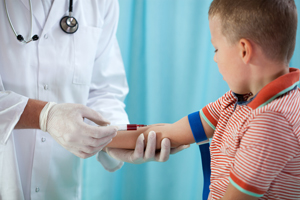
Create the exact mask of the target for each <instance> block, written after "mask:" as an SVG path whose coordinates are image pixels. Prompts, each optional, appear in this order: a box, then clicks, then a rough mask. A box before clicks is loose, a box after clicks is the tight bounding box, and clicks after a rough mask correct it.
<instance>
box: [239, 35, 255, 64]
mask: <svg viewBox="0 0 300 200" xmlns="http://www.w3.org/2000/svg"><path fill="white" fill-rule="evenodd" d="M239 49H240V57H241V59H242V60H243V62H244V63H245V64H248V63H249V62H250V60H251V58H252V55H253V46H252V44H251V42H250V41H249V40H247V39H240V41H239Z"/></svg>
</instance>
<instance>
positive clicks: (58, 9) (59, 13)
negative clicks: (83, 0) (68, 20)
mask: <svg viewBox="0 0 300 200" xmlns="http://www.w3.org/2000/svg"><path fill="white" fill-rule="evenodd" d="M73 5H74V6H76V0H73ZM74 6H73V7H74ZM68 10H69V0H65V1H64V3H62V0H54V1H53V5H52V8H51V10H50V13H49V16H48V19H47V22H46V24H45V27H44V30H43V33H47V32H48V31H49V30H50V29H51V28H52V27H53V26H54V25H55V24H59V23H60V20H61V18H62V17H63V16H66V15H68V14H69V12H68Z"/></svg>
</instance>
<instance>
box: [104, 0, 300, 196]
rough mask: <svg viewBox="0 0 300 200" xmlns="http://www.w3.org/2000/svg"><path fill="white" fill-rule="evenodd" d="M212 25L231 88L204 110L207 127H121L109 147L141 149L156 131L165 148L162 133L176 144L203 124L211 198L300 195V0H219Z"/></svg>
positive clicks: (184, 122)
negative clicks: (298, 48)
mask: <svg viewBox="0 0 300 200" xmlns="http://www.w3.org/2000/svg"><path fill="white" fill-rule="evenodd" d="M209 27H210V31H211V41H212V44H213V46H214V47H215V49H216V50H215V56H214V60H215V62H217V63H218V68H219V71H220V73H221V74H222V75H223V78H224V80H225V81H226V82H227V83H228V85H229V87H230V89H231V90H230V91H229V92H227V93H226V94H225V95H223V96H222V97H221V98H219V99H218V100H217V101H216V102H214V103H210V104H208V105H207V106H205V107H204V108H203V109H202V110H201V111H200V112H199V115H200V118H199V120H198V124H197V126H199V125H201V126H200V127H201V130H200V131H199V128H198V131H194V130H195V129H194V127H193V126H195V125H194V123H191V119H190V117H184V118H182V119H181V120H179V121H178V122H176V123H174V124H166V125H153V126H149V127H146V128H141V129H139V130H138V131H132V132H119V133H118V135H117V137H115V138H114V139H113V141H112V142H111V143H110V144H109V145H108V147H115V148H134V144H135V138H137V137H138V136H139V135H140V134H141V133H144V134H146V135H148V134H149V132H150V131H151V130H154V131H155V132H156V133H157V146H158V147H159V145H160V141H161V140H162V139H163V138H169V139H170V140H171V143H172V146H173V147H176V146H179V145H181V144H190V143H193V142H195V140H196V141H197V140H198V139H197V138H198V137H199V134H200V133H201V131H202V130H204V132H205V134H206V136H207V138H211V137H212V142H211V145H210V153H211V171H212V174H211V185H210V195H209V198H208V199H222V200H228V199H234V200H239V199H241V200H248V199H249V200H250V199H251V200H252V199H300V145H299V143H300V120H299V119H300V114H299V109H300V90H299V89H298V87H297V84H298V81H299V76H300V71H299V70H298V69H293V68H289V61H290V59H291V57H292V55H293V51H294V47H295V40H296V39H295V38H296V30H297V9H296V6H295V3H294V1H293V0H243V1H237V0H214V1H213V2H212V4H211V6H210V9H209ZM150 134H151V132H150ZM145 138H147V137H145ZM138 139H143V135H140V136H139V137H138ZM145 142H146V141H145ZM197 142H198V141H197ZM106 150H107V152H108V153H110V152H109V150H110V148H106ZM112 156H113V155H112Z"/></svg>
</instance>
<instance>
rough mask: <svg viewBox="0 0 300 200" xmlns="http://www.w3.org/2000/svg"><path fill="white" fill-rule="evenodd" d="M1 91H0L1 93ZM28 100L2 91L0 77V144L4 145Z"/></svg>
mask: <svg viewBox="0 0 300 200" xmlns="http://www.w3.org/2000/svg"><path fill="white" fill-rule="evenodd" d="M1 90H2V91H1ZM27 101H28V98H27V97H24V96H22V95H19V94H16V93H14V92H11V91H4V87H3V84H2V80H1V77H0V144H1V145H3V144H6V142H7V140H8V138H9V136H10V135H11V132H12V131H13V129H14V128H15V126H16V124H17V123H18V121H19V119H20V117H21V115H22V113H23V111H24V108H25V107H26V105H27Z"/></svg>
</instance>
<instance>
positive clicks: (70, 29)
mask: <svg viewBox="0 0 300 200" xmlns="http://www.w3.org/2000/svg"><path fill="white" fill-rule="evenodd" d="M4 3H5V11H6V16H7V19H8V22H9V25H10V27H11V30H12V31H13V32H14V34H15V36H16V38H17V39H18V40H19V41H20V42H23V43H25V44H27V43H29V42H31V41H35V40H38V39H39V37H38V35H32V32H33V27H32V26H33V11H32V3H31V0H29V6H30V37H31V38H30V39H29V40H25V39H24V37H23V36H22V35H21V34H18V33H17V32H16V30H15V28H14V26H13V24H12V21H11V19H10V16H9V12H8V8H7V3H6V0H4ZM72 15H73V0H70V1H69V16H64V17H63V18H62V19H61V20H60V27H61V29H62V30H63V31H64V32H65V33H67V34H73V33H75V32H76V31H77V30H78V27H79V24H78V22H77V20H76V19H75V17H73V16H72ZM72 21H75V24H71V23H72Z"/></svg>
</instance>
